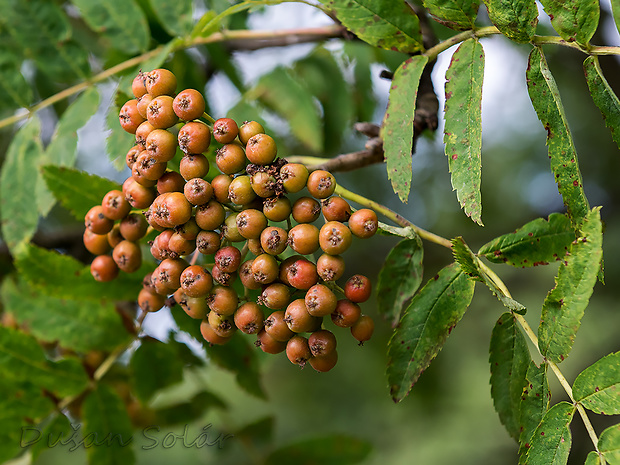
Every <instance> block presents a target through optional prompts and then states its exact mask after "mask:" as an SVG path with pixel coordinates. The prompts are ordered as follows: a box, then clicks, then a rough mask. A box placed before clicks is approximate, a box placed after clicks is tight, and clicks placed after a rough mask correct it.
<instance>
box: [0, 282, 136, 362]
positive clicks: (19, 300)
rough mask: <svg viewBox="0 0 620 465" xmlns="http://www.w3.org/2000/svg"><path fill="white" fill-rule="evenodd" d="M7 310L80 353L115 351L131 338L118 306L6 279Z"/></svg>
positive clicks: (43, 335) (36, 331) (50, 339)
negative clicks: (64, 296)
mask: <svg viewBox="0 0 620 465" xmlns="http://www.w3.org/2000/svg"><path fill="white" fill-rule="evenodd" d="M1 295H2V300H3V302H4V308H5V310H6V311H8V312H10V313H12V314H13V316H14V317H15V319H16V320H17V321H18V322H19V323H20V324H24V325H26V326H27V328H28V331H29V332H30V334H32V335H33V336H35V337H36V338H37V339H40V340H42V341H48V342H53V341H58V343H59V344H60V345H61V346H62V347H64V348H67V349H73V350H76V351H78V352H87V351H89V350H95V349H97V350H111V349H113V348H114V347H116V346H118V345H119V344H122V343H124V342H126V341H127V340H128V333H127V331H126V330H125V328H124V326H123V324H122V322H121V319H120V317H119V315H118V313H116V310H115V308H114V305H112V304H111V303H108V304H105V303H100V302H85V301H83V300H68V299H58V298H56V297H53V296H48V295H45V294H41V293H40V292H37V291H35V290H33V289H32V288H31V287H30V286H28V285H26V284H24V283H23V282H19V283H18V284H16V283H14V282H13V281H12V280H10V279H5V280H4V282H3V283H2V288H1Z"/></svg>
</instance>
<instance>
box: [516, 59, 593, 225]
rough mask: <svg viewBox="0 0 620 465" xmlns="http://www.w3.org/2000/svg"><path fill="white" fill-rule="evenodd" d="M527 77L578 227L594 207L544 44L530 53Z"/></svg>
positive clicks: (560, 187)
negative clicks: (544, 51) (543, 50)
mask: <svg viewBox="0 0 620 465" xmlns="http://www.w3.org/2000/svg"><path fill="white" fill-rule="evenodd" d="M526 77H527V87H528V92H529V95H530V100H531V101H532V105H533V106H534V110H536V114H537V115H538V119H540V121H541V122H542V123H543V126H544V128H545V129H546V130H547V146H548V150H549V158H550V159H551V170H552V171H553V174H554V176H555V182H556V184H557V185H558V190H559V191H560V194H561V195H562V199H563V200H564V205H565V206H566V210H567V212H568V216H569V217H570V219H571V222H572V224H573V227H574V228H575V229H577V228H578V227H579V224H580V223H581V221H582V220H583V218H584V217H585V216H586V214H587V213H588V211H589V209H590V207H589V205H588V199H587V198H586V195H585V193H584V191H583V180H582V179H581V173H580V171H579V163H578V161H577V152H576V150H575V145H574V143H573V138H572V136H571V133H570V129H569V127H568V122H567V121H566V116H565V114H564V107H563V106H562V101H561V100H560V93H559V91H558V88H557V85H556V83H555V80H554V79H553V76H552V75H551V71H550V70H549V67H548V65H547V61H546V60H545V57H544V55H543V52H542V49H541V48H540V47H535V48H534V49H533V50H532V52H531V53H530V57H529V65H528V68H527V72H526Z"/></svg>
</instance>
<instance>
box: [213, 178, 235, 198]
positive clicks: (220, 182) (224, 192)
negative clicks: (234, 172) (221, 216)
mask: <svg viewBox="0 0 620 465" xmlns="http://www.w3.org/2000/svg"><path fill="white" fill-rule="evenodd" d="M231 182H232V178H231V177H230V176H228V175H226V174H218V175H217V176H215V177H214V178H213V180H212V181H211V187H213V196H214V197H215V200H217V201H218V202H219V203H227V202H228V187H229V186H230V183H231Z"/></svg>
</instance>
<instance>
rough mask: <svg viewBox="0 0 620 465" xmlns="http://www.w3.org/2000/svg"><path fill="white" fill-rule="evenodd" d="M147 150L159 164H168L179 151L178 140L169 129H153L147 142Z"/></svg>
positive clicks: (147, 137)
mask: <svg viewBox="0 0 620 465" xmlns="http://www.w3.org/2000/svg"><path fill="white" fill-rule="evenodd" d="M145 147H146V150H148V151H149V152H150V153H151V156H152V157H153V158H154V159H155V160H157V161H158V162H161V163H163V162H167V161H170V160H172V159H173V158H174V155H175V154H176V151H177V138H176V136H175V135H174V134H173V133H171V132H170V131H168V130H167V129H153V130H152V131H151V132H150V133H149V135H148V136H146V141H145Z"/></svg>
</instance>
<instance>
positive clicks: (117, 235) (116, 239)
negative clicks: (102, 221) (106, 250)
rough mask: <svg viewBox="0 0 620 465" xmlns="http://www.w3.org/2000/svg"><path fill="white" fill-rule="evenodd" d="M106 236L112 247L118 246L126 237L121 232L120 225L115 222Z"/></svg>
mask: <svg viewBox="0 0 620 465" xmlns="http://www.w3.org/2000/svg"><path fill="white" fill-rule="evenodd" d="M106 237H107V238H108V244H110V247H112V248H114V247H116V246H117V245H118V244H119V243H120V242H121V241H122V240H123V239H124V237H123V235H122V234H121V227H120V225H119V224H115V225H114V226H113V227H112V229H111V230H110V232H109V233H108V234H106Z"/></svg>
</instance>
